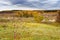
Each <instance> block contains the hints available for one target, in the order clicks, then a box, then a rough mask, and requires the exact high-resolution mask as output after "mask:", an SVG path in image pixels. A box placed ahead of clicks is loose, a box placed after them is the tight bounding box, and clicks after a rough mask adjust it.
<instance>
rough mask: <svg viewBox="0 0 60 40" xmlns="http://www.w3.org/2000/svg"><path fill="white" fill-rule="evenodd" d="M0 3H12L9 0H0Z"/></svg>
mask: <svg viewBox="0 0 60 40" xmlns="http://www.w3.org/2000/svg"><path fill="white" fill-rule="evenodd" d="M0 4H7V5H12V4H11V2H9V1H7V0H0Z"/></svg>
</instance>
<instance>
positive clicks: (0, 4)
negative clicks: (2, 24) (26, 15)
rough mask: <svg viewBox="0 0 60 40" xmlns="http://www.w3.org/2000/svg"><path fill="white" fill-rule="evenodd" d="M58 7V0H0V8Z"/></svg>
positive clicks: (47, 8) (46, 8) (48, 8)
mask: <svg viewBox="0 0 60 40" xmlns="http://www.w3.org/2000/svg"><path fill="white" fill-rule="evenodd" d="M7 9H8V10H16V9H17V10H25V9H27V10H31V9H33V10H41V9H43V10H53V9H60V0H0V10H7Z"/></svg>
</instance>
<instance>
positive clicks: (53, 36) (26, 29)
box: [0, 20, 60, 40]
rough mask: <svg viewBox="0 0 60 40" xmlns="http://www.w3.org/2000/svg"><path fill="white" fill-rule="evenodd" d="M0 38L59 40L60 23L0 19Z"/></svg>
mask: <svg viewBox="0 0 60 40" xmlns="http://www.w3.org/2000/svg"><path fill="white" fill-rule="evenodd" d="M27 21H28V20H27ZM0 40H60V24H58V23H52V24H44V23H34V22H30V21H28V22H24V21H23V22H22V21H19V20H10V21H9V20H8V21H6V20H5V21H1V22H0Z"/></svg>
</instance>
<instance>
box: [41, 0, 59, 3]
mask: <svg viewBox="0 0 60 40" xmlns="http://www.w3.org/2000/svg"><path fill="white" fill-rule="evenodd" d="M58 1H59V0H46V1H43V2H41V3H47V4H56V3H57V2H58Z"/></svg>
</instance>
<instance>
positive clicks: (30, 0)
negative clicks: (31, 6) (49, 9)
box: [27, 0, 39, 2]
mask: <svg viewBox="0 0 60 40" xmlns="http://www.w3.org/2000/svg"><path fill="white" fill-rule="evenodd" d="M27 1H29V2H32V1H39V0H27Z"/></svg>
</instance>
